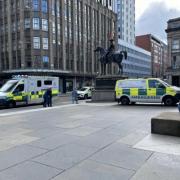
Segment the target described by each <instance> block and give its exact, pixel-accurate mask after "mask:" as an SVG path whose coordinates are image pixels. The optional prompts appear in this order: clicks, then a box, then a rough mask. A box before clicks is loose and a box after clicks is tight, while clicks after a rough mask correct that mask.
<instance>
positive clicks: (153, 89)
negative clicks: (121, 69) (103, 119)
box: [115, 78, 180, 106]
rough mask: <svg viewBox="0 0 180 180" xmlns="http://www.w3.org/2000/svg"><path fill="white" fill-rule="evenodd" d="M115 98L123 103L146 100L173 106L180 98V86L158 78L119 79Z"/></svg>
mask: <svg viewBox="0 0 180 180" xmlns="http://www.w3.org/2000/svg"><path fill="white" fill-rule="evenodd" d="M115 98H116V100H117V101H118V103H121V104H122V105H128V104H130V103H131V104H135V103H136V102H145V103H164V105H166V106H171V105H174V104H176V103H177V102H178V101H179V100H180V88H178V87H176V86H171V85H169V84H168V83H166V82H164V81H162V80H161V79H158V78H147V79H125V80H118V81H117V82H116V87H115Z"/></svg>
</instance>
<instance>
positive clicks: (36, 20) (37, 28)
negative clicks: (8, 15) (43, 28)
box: [33, 18, 40, 30]
mask: <svg viewBox="0 0 180 180" xmlns="http://www.w3.org/2000/svg"><path fill="white" fill-rule="evenodd" d="M33 29H35V30H39V29H40V25H39V18H33Z"/></svg>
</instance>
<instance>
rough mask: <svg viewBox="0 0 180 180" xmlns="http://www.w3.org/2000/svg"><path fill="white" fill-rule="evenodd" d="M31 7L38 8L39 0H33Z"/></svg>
mask: <svg viewBox="0 0 180 180" xmlns="http://www.w3.org/2000/svg"><path fill="white" fill-rule="evenodd" d="M33 9H34V10H39V0H33Z"/></svg>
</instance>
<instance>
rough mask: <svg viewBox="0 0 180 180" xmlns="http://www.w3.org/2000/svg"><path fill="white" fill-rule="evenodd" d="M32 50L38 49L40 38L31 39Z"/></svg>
mask: <svg viewBox="0 0 180 180" xmlns="http://www.w3.org/2000/svg"><path fill="white" fill-rule="evenodd" d="M33 47H34V49H40V37H33Z"/></svg>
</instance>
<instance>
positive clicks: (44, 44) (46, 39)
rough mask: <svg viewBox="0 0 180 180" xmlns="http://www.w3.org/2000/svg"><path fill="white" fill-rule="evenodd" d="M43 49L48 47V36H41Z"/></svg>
mask: <svg viewBox="0 0 180 180" xmlns="http://www.w3.org/2000/svg"><path fill="white" fill-rule="evenodd" d="M43 49H48V38H43Z"/></svg>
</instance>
